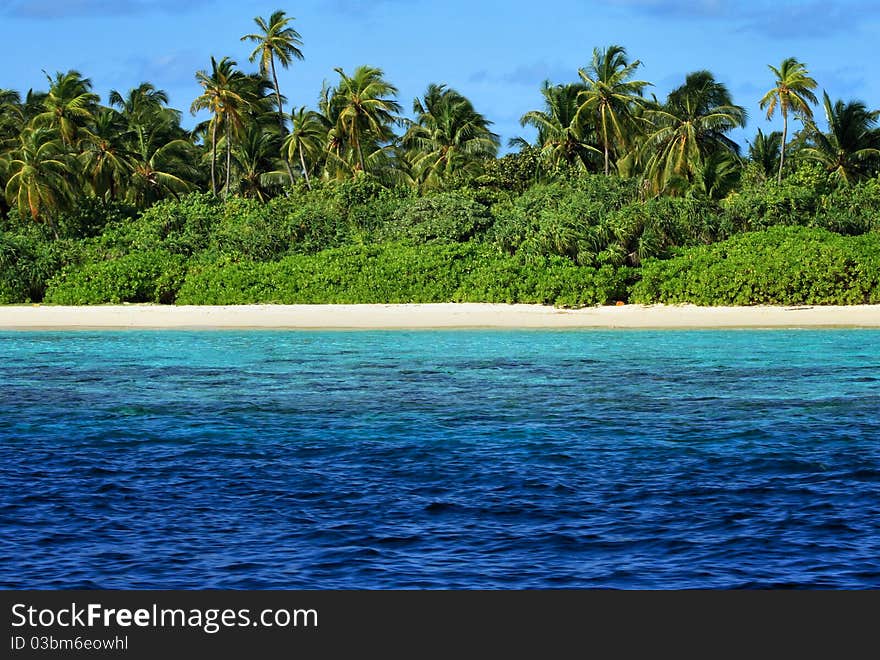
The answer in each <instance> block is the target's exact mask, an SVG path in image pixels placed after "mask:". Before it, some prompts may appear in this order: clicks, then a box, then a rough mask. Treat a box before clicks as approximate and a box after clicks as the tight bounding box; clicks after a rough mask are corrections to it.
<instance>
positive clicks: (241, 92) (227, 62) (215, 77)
mask: <svg viewBox="0 0 880 660" xmlns="http://www.w3.org/2000/svg"><path fill="white" fill-rule="evenodd" d="M235 66H236V62H235V60H232V59H230V58H228V57H224V58H223V59H221V60H220V61H219V62H218V61H217V60H216V59H214V58H213V57H211V73H208V72H207V71H199V72H197V73H196V80H197V81H198V83H199V84H200V85H201V86H202V89H203V92H202V94H201V95H200V96H199V97H198V98H196V100H195V101H193V103H192V106H191V108H190V111H191V112H192V113H193V114H196V113H197V112H198V111H199V110H208V111H209V112H210V113H211V114H212V115H213V117H212V118H211V124H210V126H211V192H212V193H213V194H214V195H216V194H217V175H216V170H217V130H218V128H219V127H220V126H223V127H224V129H225V133H226V135H225V138H226V145H225V146H226V194H228V190H229V178H230V169H231V165H232V133H233V132H234V131H236V130H240V129H241V127H242V126H243V124H244V116H245V114H246V112H247V109H248V105H249V102H250V99H249V98H248V92H249V91H250V89H249V86H248V85H247V83H246V79H247V76H245V74H244V73H242V72H241V71H239V70H237V69H236V68H235Z"/></svg>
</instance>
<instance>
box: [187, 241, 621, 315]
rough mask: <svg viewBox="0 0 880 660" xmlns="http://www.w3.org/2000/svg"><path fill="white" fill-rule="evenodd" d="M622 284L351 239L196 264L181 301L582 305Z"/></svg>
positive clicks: (468, 252) (502, 260) (559, 266)
mask: <svg viewBox="0 0 880 660" xmlns="http://www.w3.org/2000/svg"><path fill="white" fill-rule="evenodd" d="M624 290H625V283H624V279H623V275H622V274H618V273H616V272H615V271H613V270H611V269H603V270H600V271H596V270H595V269H593V268H587V267H578V266H575V265H573V264H571V263H570V262H568V261H566V260H564V259H560V258H555V259H546V260H542V261H534V262H529V261H526V260H524V259H522V258H519V257H509V256H504V255H500V254H498V253H497V252H495V251H493V250H492V249H491V248H489V247H487V246H481V245H478V244H474V243H469V244H463V245H461V244H459V245H456V244H444V243H431V244H428V245H423V246H413V245H408V244H394V243H392V244H383V245H372V246H350V247H345V248H339V249H333V250H327V251H324V252H321V253H319V254H316V255H292V256H289V257H286V258H284V259H282V260H280V261H278V262H274V263H254V262H239V263H235V262H232V261H229V260H227V261H220V262H216V263H203V264H198V265H194V266H193V267H192V268H191V269H190V271H189V274H188V276H187V279H186V282H185V283H184V285H183V287H182V288H181V290H180V293H179V295H178V298H177V302H178V303H180V304H196V305H199V304H214V305H220V304H252V303H282V304H318V303H349V304H356V303H415V302H418V303H431V302H522V303H545V304H556V305H565V306H581V305H590V304H596V303H604V302H607V301H609V300H611V299H613V298H615V297H619V296H620V295H621V292H622V291H624Z"/></svg>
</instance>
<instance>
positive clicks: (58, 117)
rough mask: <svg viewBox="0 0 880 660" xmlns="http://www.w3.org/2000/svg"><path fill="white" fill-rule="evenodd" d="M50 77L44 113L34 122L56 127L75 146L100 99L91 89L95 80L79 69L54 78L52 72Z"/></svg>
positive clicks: (48, 76) (68, 144) (65, 139)
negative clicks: (86, 76) (84, 76)
mask: <svg viewBox="0 0 880 660" xmlns="http://www.w3.org/2000/svg"><path fill="white" fill-rule="evenodd" d="M46 78H47V79H48V80H49V93H48V94H47V95H46V96H45V98H44V99H43V108H44V109H43V112H41V113H40V114H38V115H37V116H36V117H35V118H34V121H35V122H36V123H37V124H38V125H40V126H46V127H49V128H54V129H56V130H57V131H58V135H59V136H60V138H61V141H62V142H63V143H64V145H65V146H66V147H73V146H75V145H76V143H77V141H78V140H79V137H80V134H81V133H82V132H83V131H84V130H85V127H86V125H87V124H89V123H90V122H91V121H92V119H93V118H94V113H95V111H96V110H97V107H98V101H99V100H100V99H99V98H98V95H97V94H94V93H93V92H92V91H91V89H92V81H91V80H89V79H88V78H83V77H82V74H80V72H79V71H73V70H71V71H68V72H67V73H61V72H60V71H59V72H58V73H56V74H55V78H54V79H53V78H52V77H51V76H50V75H49V74H46Z"/></svg>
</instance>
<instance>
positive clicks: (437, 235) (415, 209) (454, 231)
mask: <svg viewBox="0 0 880 660" xmlns="http://www.w3.org/2000/svg"><path fill="white" fill-rule="evenodd" d="M491 222H492V219H491V217H490V216H489V210H488V209H487V208H486V207H485V206H483V205H482V204H480V203H478V202H475V201H474V200H473V199H471V198H470V197H467V196H466V195H464V194H462V193H460V192H445V193H439V194H435V195H431V196H430V197H422V198H421V199H414V200H411V201H410V202H409V203H407V204H404V205H402V206H400V208H398V210H397V211H396V212H395V213H394V214H393V215H392V217H391V219H390V220H389V221H388V222H387V223H386V225H385V226H384V227H383V228H382V230H381V231H380V235H381V236H383V237H385V238H386V239H388V240H392V241H393V240H407V239H409V240H412V241H414V242H417V243H424V242H427V241H431V240H438V239H439V240H443V241H455V242H459V243H463V242H466V241H468V240H470V239H471V238H473V237H474V236H476V235H477V234H479V233H481V232H483V231H484V230H485V229H486V227H488V226H489V224H491Z"/></svg>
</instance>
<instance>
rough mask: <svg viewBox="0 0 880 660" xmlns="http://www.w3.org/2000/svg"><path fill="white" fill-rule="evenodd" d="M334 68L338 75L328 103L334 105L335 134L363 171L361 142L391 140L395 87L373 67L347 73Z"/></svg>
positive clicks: (397, 109)
mask: <svg viewBox="0 0 880 660" xmlns="http://www.w3.org/2000/svg"><path fill="white" fill-rule="evenodd" d="M334 70H335V71H336V73H338V74H339V77H340V78H341V80H340V82H339V86H338V87H337V88H336V89H335V90H334V92H333V94H332V96H331V105H333V104H338V119H337V130H338V132H339V134H340V135H339V137H341V138H342V139H344V140H346V141H347V142H348V143H349V145H350V146H351V148H352V149H353V151H354V153H355V155H356V158H357V167H358V168H359V171H361V172H366V171H367V165H366V159H365V157H364V152H365V149H364V142H365V141H370V140H372V141H374V142H375V143H382V142H387V141H389V140H391V139H392V137H393V133H392V132H391V124H393V123H396V122H398V121H399V118H398V116H397V115H398V113H399V112H400V104H399V103H397V101H395V100H394V98H393V97H395V96H396V95H397V88H396V87H395V86H394V85H392V84H391V83H390V82H388V81H387V80H385V78H384V77H383V76H384V74H383V72H382V70H381V69H377V68H375V67H371V66H360V67H358V68H357V69H355V71H354V74H352V75H351V76H349V75H347V74H346V73H345V71H343V70H342V69H341V68H336V69H334ZM370 153H375V150H371V151H370Z"/></svg>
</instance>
